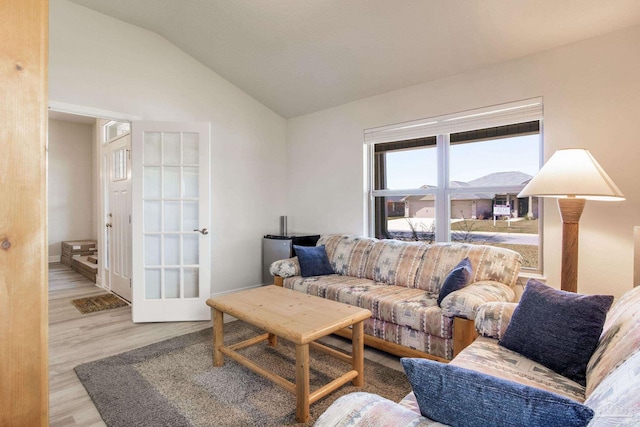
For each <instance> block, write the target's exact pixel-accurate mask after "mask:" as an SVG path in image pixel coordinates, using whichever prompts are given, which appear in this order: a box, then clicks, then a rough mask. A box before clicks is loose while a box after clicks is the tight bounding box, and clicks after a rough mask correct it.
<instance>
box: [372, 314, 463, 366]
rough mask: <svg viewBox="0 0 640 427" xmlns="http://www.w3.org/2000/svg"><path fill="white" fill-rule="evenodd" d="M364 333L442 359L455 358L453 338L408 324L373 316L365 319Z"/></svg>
mask: <svg viewBox="0 0 640 427" xmlns="http://www.w3.org/2000/svg"><path fill="white" fill-rule="evenodd" d="M364 333H365V334H367V335H371V336H373V337H376V338H380V339H382V340H385V341H388V342H391V343H394V344H398V345H401V346H403V347H407V348H411V349H415V350H419V351H423V352H425V353H429V354H431V355H433V356H436V357H441V358H442V359H446V360H451V359H452V358H453V339H452V338H442V337H438V336H436V335H430V334H427V333H426V332H420V331H416V330H415V329H411V328H410V327H408V326H400V325H396V324H395V323H391V322H385V321H384V320H380V319H375V318H373V317H371V318H369V319H367V320H365V321H364Z"/></svg>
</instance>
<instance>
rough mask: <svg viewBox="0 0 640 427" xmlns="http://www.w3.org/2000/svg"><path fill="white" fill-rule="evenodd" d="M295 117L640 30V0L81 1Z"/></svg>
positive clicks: (75, 1)
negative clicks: (154, 37) (161, 41)
mask: <svg viewBox="0 0 640 427" xmlns="http://www.w3.org/2000/svg"><path fill="white" fill-rule="evenodd" d="M71 1H73V2H74V3H77V4H79V5H83V6H86V7H88V8H90V9H93V10H96V11H98V12H101V13H104V14H107V15H110V16H112V17H114V18H117V19H120V20H122V21H126V22H129V23H131V24H134V25H137V26H139V27H142V28H145V29H148V30H150V31H153V32H155V33H158V34H159V35H161V36H163V37H165V38H166V39H167V40H169V41H170V42H172V43H173V44H175V45H176V46H178V47H179V48H181V49H182V50H184V51H185V52H187V53H188V54H189V55H191V56H192V57H194V58H196V59H197V60H198V61H200V62H202V63H203V64H205V65H206V66H207V67H209V68H210V69H212V70H213V71H215V72H216V73H218V74H219V75H221V76H222V77H224V78H225V79H227V80H229V81H230V82H232V83H233V84H235V85H236V86H238V87H239V88H240V89H242V90H243V91H245V92H247V93H248V94H250V95H251V96H253V97H254V98H256V99H257V100H259V101H260V102H262V103H263V104H265V105H266V106H268V107H269V108H271V109H273V110H274V111H276V112H277V113H279V114H280V115H282V116H283V117H285V118H290V117H296V116H299V115H303V114H307V113H311V112H315V111H319V110H322V109H325V108H328V107H332V106H336V105H341V104H344V103H347V102H350V101H355V100H358V99H362V98H366V97H369V96H373V95H378V94H381V93H385V92H389V91H392V90H396V89H400V88H403V87H407V86H411V85H415V84H419V83H422V82H425V81H429V80H434V79H437V78H440V77H444V76H448V75H452V74H457V73H460V72H463V71H467V70H471V69H475V68H479V67H484V66H487V65H490V64H495V63H499V62H503V61H507V60H510V59H514V58H518V57H523V56H526V55H530V54H533V53H536V52H541V51H544V50H547V49H551V48H554V47H557V46H562V45H566V44H569V43H573V42H576V41H579V40H583V39H587V38H591V37H595V36H598V35H601V34H605V33H609V32H612V31H615V30H618V29H622V28H627V27H632V26H635V25H639V24H640V1H638V0H133V1H132V0H71Z"/></svg>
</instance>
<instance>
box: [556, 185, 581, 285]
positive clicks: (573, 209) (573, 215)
mask: <svg viewBox="0 0 640 427" xmlns="http://www.w3.org/2000/svg"><path fill="white" fill-rule="evenodd" d="M584 204H585V199H576V198H575V197H569V198H566V199H558V208H559V209H560V217H561V218H562V274H561V278H560V289H562V290H563V291H568V292H577V291H578V225H579V224H578V223H579V222H580V216H581V215H582V211H583V209H584Z"/></svg>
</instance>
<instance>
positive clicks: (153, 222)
mask: <svg viewBox="0 0 640 427" xmlns="http://www.w3.org/2000/svg"><path fill="white" fill-rule="evenodd" d="M132 134H133V149H132V156H131V159H132V162H131V163H132V175H133V188H132V208H133V209H132V213H133V224H132V225H133V228H132V233H133V242H132V243H133V309H132V311H133V321H134V322H168V321H187V320H208V319H210V318H211V312H210V309H209V307H208V306H207V305H206V300H207V298H208V297H209V294H210V270H211V265H210V244H211V242H210V239H211V236H210V234H209V233H208V230H207V229H208V228H209V224H208V221H209V218H210V207H209V206H210V205H209V139H210V126H209V123H160V122H133V126H132Z"/></svg>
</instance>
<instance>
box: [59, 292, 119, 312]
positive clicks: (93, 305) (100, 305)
mask: <svg viewBox="0 0 640 427" xmlns="http://www.w3.org/2000/svg"><path fill="white" fill-rule="evenodd" d="M71 304H73V305H74V306H75V308H77V309H78V311H80V313H82V314H87V313H94V312H96V311H102V310H109V309H111V308H118V307H124V306H125V305H127V303H126V302H124V301H123V300H121V299H120V298H118V297H117V296H115V295H114V294H100V295H94V296H92V297H87V298H80V299H74V300H71Z"/></svg>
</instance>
